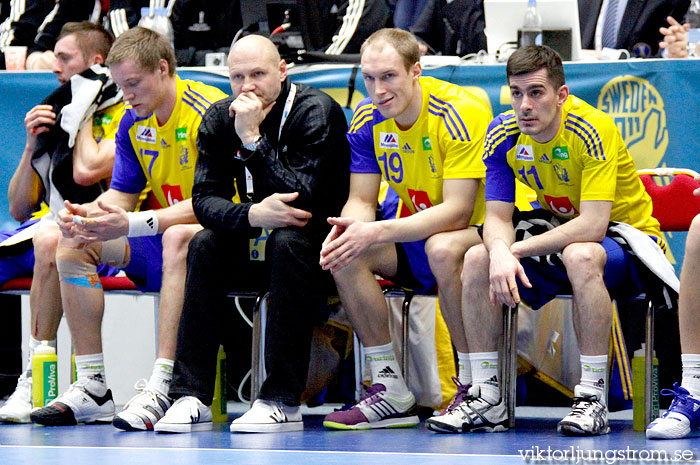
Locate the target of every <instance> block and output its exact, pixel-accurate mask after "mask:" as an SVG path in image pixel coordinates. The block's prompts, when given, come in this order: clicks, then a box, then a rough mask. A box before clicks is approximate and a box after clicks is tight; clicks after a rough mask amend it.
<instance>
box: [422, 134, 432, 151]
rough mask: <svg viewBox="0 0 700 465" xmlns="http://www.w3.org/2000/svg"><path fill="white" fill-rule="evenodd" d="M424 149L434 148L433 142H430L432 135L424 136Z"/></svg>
mask: <svg viewBox="0 0 700 465" xmlns="http://www.w3.org/2000/svg"><path fill="white" fill-rule="evenodd" d="M423 150H433V144H432V143H431V142H430V137H424V138H423Z"/></svg>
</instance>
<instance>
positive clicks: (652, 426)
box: [647, 383, 700, 439]
mask: <svg viewBox="0 0 700 465" xmlns="http://www.w3.org/2000/svg"><path fill="white" fill-rule="evenodd" d="M661 395H662V396H675V399H673V402H671V407H669V409H668V410H667V411H666V413H664V414H663V415H662V416H661V417H660V418H657V419H656V420H654V421H652V422H651V423H649V426H647V438H648V439H680V438H684V437H686V436H687V435H688V434H690V431H691V430H692V429H693V428H697V427H698V426H700V399H698V398H697V397H695V396H693V395H692V394H691V393H689V392H688V390H687V389H685V388H684V387H682V386H679V385H678V383H674V384H673V389H662V390H661Z"/></svg>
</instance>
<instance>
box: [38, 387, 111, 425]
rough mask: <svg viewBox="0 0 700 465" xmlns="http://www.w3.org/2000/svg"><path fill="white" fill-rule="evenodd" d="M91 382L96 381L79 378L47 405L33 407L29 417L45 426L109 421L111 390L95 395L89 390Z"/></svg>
mask: <svg viewBox="0 0 700 465" xmlns="http://www.w3.org/2000/svg"><path fill="white" fill-rule="evenodd" d="M92 383H95V384H97V383H98V382H97V381H94V380H91V379H87V378H84V379H79V380H78V381H76V382H75V383H73V384H71V385H70V386H68V390H67V391H66V392H64V393H63V394H61V395H60V396H58V397H57V398H55V399H54V400H52V401H51V403H49V405H47V406H46V407H42V408H39V409H35V410H34V411H33V412H32V413H31V415H30V418H31V419H32V421H33V422H34V423H39V424H41V425H47V426H68V425H77V424H78V423H111V422H112V419H113V418H114V400H112V391H110V390H109V389H107V392H105V394H104V395H103V396H96V395H95V394H93V393H92V392H90V391H89V389H90V384H92ZM93 389H94V387H93Z"/></svg>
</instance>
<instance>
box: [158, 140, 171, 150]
mask: <svg viewBox="0 0 700 465" xmlns="http://www.w3.org/2000/svg"><path fill="white" fill-rule="evenodd" d="M160 146H161V147H163V148H164V149H167V148H168V147H170V145H169V144H168V143H167V142H166V141H165V139H161V140H160Z"/></svg>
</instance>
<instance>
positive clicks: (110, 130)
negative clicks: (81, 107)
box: [92, 102, 124, 144]
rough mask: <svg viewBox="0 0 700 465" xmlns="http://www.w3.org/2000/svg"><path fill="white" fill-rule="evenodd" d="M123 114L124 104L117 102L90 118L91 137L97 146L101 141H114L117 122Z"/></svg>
mask: <svg viewBox="0 0 700 465" xmlns="http://www.w3.org/2000/svg"><path fill="white" fill-rule="evenodd" d="M123 114H124V103H123V102H119V103H116V104H114V105H112V106H110V107H107V108H105V109H104V110H101V111H96V112H95V114H94V115H93V116H92V137H94V138H95V141H96V142H97V143H98V144H99V143H100V142H102V140H109V139H114V137H115V136H116V134H117V130H118V129H119V122H120V121H121V117H122V115H123Z"/></svg>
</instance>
